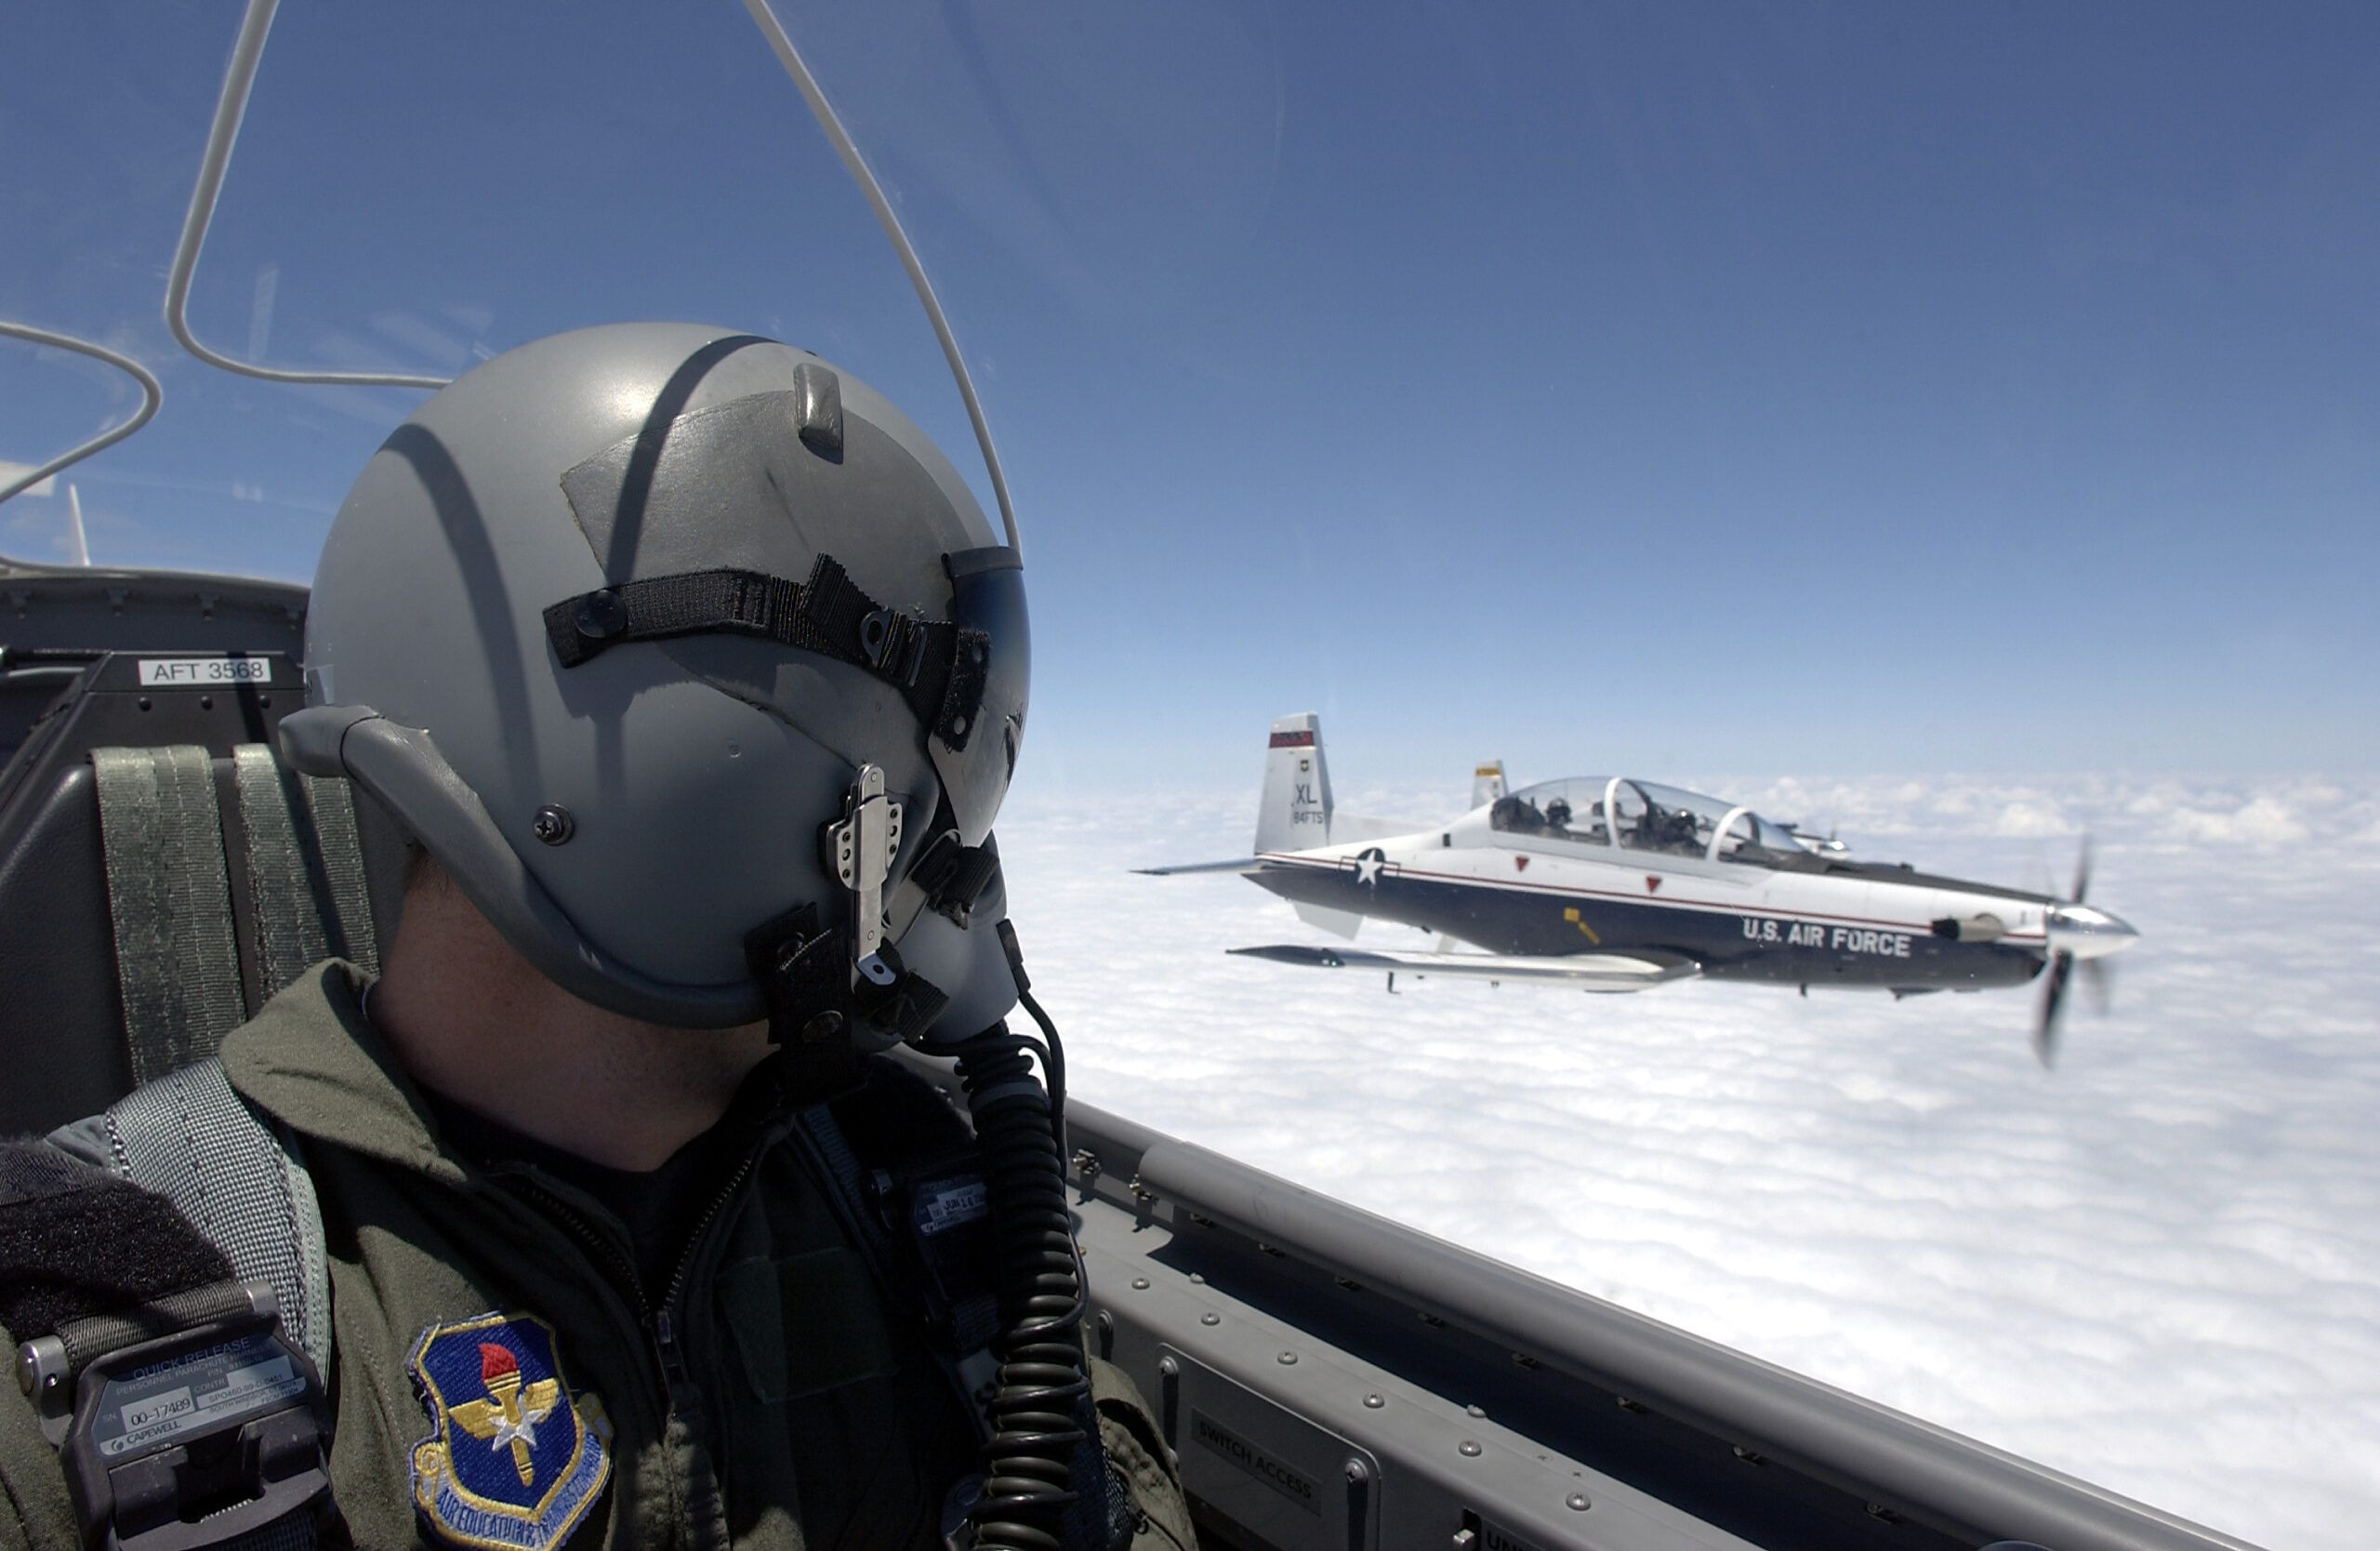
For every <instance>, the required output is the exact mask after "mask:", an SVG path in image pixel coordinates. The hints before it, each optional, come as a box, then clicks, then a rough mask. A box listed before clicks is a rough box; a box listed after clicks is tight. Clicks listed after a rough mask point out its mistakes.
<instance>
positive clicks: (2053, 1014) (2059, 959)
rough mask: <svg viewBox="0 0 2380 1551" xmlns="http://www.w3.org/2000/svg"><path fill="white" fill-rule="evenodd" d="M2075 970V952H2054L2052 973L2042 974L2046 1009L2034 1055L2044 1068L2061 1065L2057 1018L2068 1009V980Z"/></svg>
mask: <svg viewBox="0 0 2380 1551" xmlns="http://www.w3.org/2000/svg"><path fill="white" fill-rule="evenodd" d="M2073 973H2074V955H2073V954H2071V953H2053V954H2051V955H2050V960H2049V973H2048V974H2044V975H2043V976H2042V1010H2041V1016H2040V1018H2039V1019H2038V1020H2037V1021H2036V1022H2035V1023H2034V1025H2033V1058H2034V1059H2035V1060H2037V1061H2039V1062H2040V1063H2041V1064H2042V1067H2043V1070H2047V1069H2048V1068H2049V1067H2054V1066H2056V1064H2057V1019H2058V1014H2060V1013H2061V1012H2063V1011H2064V1010H2065V1003H2066V982H2067V980H2068V979H2069V977H2070V976H2071V975H2072V974H2073Z"/></svg>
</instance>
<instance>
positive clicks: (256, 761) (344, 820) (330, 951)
mask: <svg viewBox="0 0 2380 1551" xmlns="http://www.w3.org/2000/svg"><path fill="white" fill-rule="evenodd" d="M231 767H232V775H233V782H234V785H235V786H236V787H237V789H238V790H239V793H240V823H241V827H242V828H243V829H245V830H246V831H247V839H248V846H247V850H248V895H249V897H250V899H251V901H252V902H253V904H254V908H255V910H256V922H257V954H258V960H259V961H260V962H259V966H258V967H259V969H260V972H261V978H262V980H263V983H264V994H265V995H266V996H271V994H272V993H273V992H275V991H278V990H279V989H281V988H283V987H284V986H286V985H288V984H289V983H290V982H291V981H292V980H295V979H297V978H298V975H299V974H303V973H304V972H305V969H306V966H307V965H309V964H313V963H319V962H321V961H323V960H324V959H329V958H340V959H345V960H347V961H350V963H353V964H355V965H356V966H357V967H358V968H360V969H362V970H363V971H364V974H378V973H379V969H380V965H379V954H378V952H377V949H376V948H375V947H374V944H373V940H372V896H371V894H370V893H369V891H368V890H366V888H365V887H364V850H363V844H362V838H361V836H360V835H359V833H358V832H357V829H356V826H355V801H354V798H353V797H352V796H351V795H350V793H349V791H348V789H347V783H346V782H345V781H343V780H339V779H337V778H336V777H324V776H319V775H306V776H301V775H296V774H294V773H293V772H291V771H289V770H287V769H285V768H284V767H283V766H282V765H281V763H280V762H278V761H276V760H275V759H274V758H273V757H272V750H271V749H268V748H266V747H265V746H264V745H263V744H260V743H246V744H242V745H241V746H240V747H239V748H237V749H233V750H232V751H231ZM301 790H302V792H303V797H302V800H301V799H300V797H299V795H298V794H299V792H300V791H301ZM301 805H302V806H303V808H304V809H305V811H306V813H307V814H308V815H310V818H311V822H310V821H309V820H308V819H301V818H300V817H299V816H298V809H299V807H300V806H301Z"/></svg>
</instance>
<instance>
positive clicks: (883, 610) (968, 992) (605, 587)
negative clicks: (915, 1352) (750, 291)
mask: <svg viewBox="0 0 2380 1551" xmlns="http://www.w3.org/2000/svg"><path fill="white" fill-rule="evenodd" d="M1028 651H1029V648H1028V644H1027V641H1026V622H1025V608H1024V592H1023V581H1022V574H1021V572H1020V571H1019V569H1018V567H1017V559H1016V553H1015V551H1014V550H1012V549H1007V548H1003V547H1001V546H1000V545H999V543H998V538H997V537H996V535H995V532H994V529H993V528H992V525H991V524H989V523H988V522H987V521H986V520H985V516H984V513H983V511H982V510H981V508H980V507H978V505H977V504H976V502H975V500H974V497H972V495H971V494H970V492H969V491H968V489H967V486H966V484H965V483H964V482H963V481H962V480H960V478H959V475H958V473H957V471H955V470H953V469H952V468H951V466H950V465H949V463H948V462H947V460H945V458H944V457H943V456H942V455H941V453H940V452H939V451H938V450H937V449H936V448H935V447H934V445H933V444H932V442H930V441H929V440H927V438H926V436H925V435H924V433H923V432H921V431H919V430H918V428H917V427H916V426H915V425H913V424H912V423H910V421H909V420H908V418H906V416H904V415H902V413H901V412H900V411H899V410H897V409H895V408H894V407H893V405H892V404H890V403H888V402H886V400H885V399H884V398H882V397H881V396H880V395H879V394H878V393H877V392H876V391H873V390H872V389H870V388H868V387H867V386H866V384H864V383H862V382H860V381H859V380H858V379H857V378H853V377H851V376H848V375H846V374H844V373H841V372H840V371H838V370H836V369H835V368H834V367H832V366H830V365H827V364H826V363H825V362H823V361H820V360H819V359H818V358H816V357H815V356H813V355H810V354H809V353H807V352H805V351H799V350H794V349H792V348H789V347H787V346H785V345H782V344H778V343H775V342H774V341H772V340H768V339H762V338H756V337H754V336H751V335H748V334H739V333H734V332H732V331H729V330H725V329H719V328H707V327H701V326H697V325H684V324H624V325H607V326H603V327H597V328H588V329H581V330H577V331H575V332H572V333H567V334H561V335H556V336H554V337H552V338H545V339H540V340H537V341H536V342H534V343H531V344H527V345H523V346H522V347H521V348H519V349H517V350H513V351H507V352H506V353H505V354H503V355H500V356H498V357H496V359H494V360H492V361H489V362H487V363H485V364H484V365H481V366H479V367H478V368H477V369H475V370H473V371H472V372H470V373H469V375H467V376H465V377H462V378H458V379H456V381H455V382H454V383H452V384H450V385H449V386H447V387H446V388H444V389H443V390H441V391H439V392H438V393H436V394H435V395H434V396H432V397H431V398H430V400H429V401H427V402H426V403H424V404H422V405H421V406H420V407H419V408H418V409H417V410H416V411H415V413H414V414H413V416H412V417H411V418H408V419H407V420H406V421H405V422H404V423H403V425H401V426H399V427H398V428H397V430H396V431H394V432H393V433H392V434H391V435H390V437H389V439H388V441H387V442H386V443H384V444H382V445H381V447H380V449H379V451H378V452H377V454H375V455H374V457H373V458H372V460H371V461H370V462H369V463H368V464H367V465H365V467H364V472H363V474H362V475H361V476H360V477H359V478H358V479H357V480H356V483H355V485H354V488H353V489H352V490H351V491H350V493H349V495H348V497H347V500H346V501H345V503H344V504H343V505H342V506H341V507H340V508H339V511H338V515H337V519H336V520H335V521H334V522H333V524H332V525H331V532H330V536H329V538H328V539H327V541H326V542H325V543H324V549H323V553H322V559H321V562H320V563H319V565H318V567H317V570H316V573H315V578H314V588H313V596H312V602H311V605H310V607H309V610H308V614H307V620H306V684H307V709H304V710H302V711H298V712H295V713H293V714H292V715H290V716H289V717H287V718H286V719H284V722H283V723H282V746H283V749H284V753H285V754H286V756H287V757H288V759H289V761H290V762H291V763H292V764H294V765H295V766H297V767H298V769H301V770H304V771H307V772H310V773H313V774H319V775H346V776H350V777H351V778H352V779H353V780H354V781H355V782H356V783H357V785H359V786H360V787H362V788H363V789H365V790H366V791H367V792H369V793H370V794H372V795H373V796H374V797H376V798H377V799H378V800H379V801H380V802H382V803H383V804H385V805H386V806H387V807H388V808H389V809H390V811H391V812H392V813H393V815H395V816H396V818H397V819H398V820H399V822H400V823H402V824H403V826H404V827H405V828H406V829H407V830H408V831H409V832H410V833H411V834H412V835H413V837H414V838H415V839H417V841H418V842H420V843H421V844H422V845H423V846H424V847H425V848H426V849H427V850H428V851H429V852H430V854H431V855H433V856H435V857H436V858H437V860H438V861H439V862H440V863H441V864H442V865H443V867H444V868H445V869H446V871H447V872H448V873H449V874H451V875H452V876H453V878H454V879H455V881H456V883H457V884H458V885H459V886H460V887H461V888H462V890H463V892H464V894H465V895H466V896H467V897H469V899H470V900H471V901H472V903H473V904H475V905H476V906H477V907H478V908H480V910H481V911H482V912H483V914H485V915H486V916H487V918H488V919H489V920H490V921H492V922H493V923H494V924H495V925H496V927H497V929H498V930H499V931H501V932H502V933H503V935H505V937H506V938H507V939H508V940H509V942H510V943H511V944H512V946H513V947H514V948H517V949H519V950H520V951H521V953H522V955H523V956H524V957H525V958H527V959H528V960H529V961H530V962H531V963H533V964H535V965H536V967H537V968H538V969H539V970H540V971H541V972H543V973H544V974H546V975H547V976H548V977H549V978H550V979H552V980H553V981H555V982H556V983H557V984H559V985H561V986H562V987H563V988H565V989H567V990H569V991H571V992H573V993H574V994H575V995H577V996H579V997H581V998H583V999H585V1000H586V1001H591V1002H594V1003H595V1004H597V1005H599V1006H602V1007H605V1008H608V1009H611V1010H612V1011H615V1012H618V1013H621V1014H627V1015H628V1016H632V1017H637V1018H642V1019H647V1020H651V1021H655V1022H660V1023H666V1024H672V1025H678V1026H683V1027H729V1026H733V1025H736V1024H741V1023H747V1022H751V1021H754V1020H757V1019H759V1018H760V1017H762V1016H763V1015H765V1014H767V1012H768V1005H767V1003H766V1001H764V998H763V995H762V991H761V988H760V985H759V984H758V982H757V981H756V980H755V979H754V977H753V973H752V971H751V969H750V968H749V967H748V965H747V937H748V936H750V935H752V934H753V933H754V932H755V931H756V930H757V929H760V928H762V927H763V926H764V925H765V924H766V923H768V922H771V921H775V920H779V919H781V918H784V917H786V916H787V913H788V912H797V913H798V912H800V911H801V910H802V909H803V908H805V907H807V908H813V909H814V910H815V911H816V912H817V913H818V915H819V916H820V917H821V918H823V919H825V920H826V921H839V920H846V919H850V920H853V921H854V924H853V935H854V936H856V935H858V926H857V923H856V915H857V913H858V912H857V910H856V907H855V905H854V900H855V899H856V898H857V897H859V896H858V895H855V893H854V891H853V889H852V888H851V887H849V886H847V883H846V878H845V875H839V873H838V871H837V857H836V856H835V855H833V854H832V853H831V850H830V847H831V846H832V845H833V844H834V842H833V840H832V839H831V838H829V836H828V833H827V830H828V827H831V826H832V825H833V824H835V822H836V821H837V820H838V819H839V818H841V817H843V816H844V815H846V814H847V812H848V811H851V810H852V805H853V803H854V802H856V801H857V799H856V797H855V795H854V794H855V793H856V792H857V791H858V790H859V787H858V786H857V784H856V783H857V782H858V781H859V780H860V772H861V771H862V770H863V769H864V768H865V767H873V768H874V769H875V770H877V771H880V772H881V786H882V789H883V791H884V793H885V797H886V800H887V802H890V803H897V804H899V815H898V817H897V818H896V820H895V823H894V825H893V830H892V832H891V836H890V845H889V853H888V860H889V866H888V867H887V868H886V870H885V875H884V878H883V881H882V893H881V900H882V906H883V911H882V917H881V921H880V929H881V935H882V940H883V941H884V943H886V944H888V945H896V953H895V954H894V955H893V958H894V960H895V961H897V962H899V963H902V964H904V965H906V971H907V973H909V974H914V975H915V976H917V977H919V979H922V980H924V981H926V982H928V983H929V984H930V985H931V987H932V988H933V989H934V990H936V991H939V992H940V993H942V994H943V995H944V996H946V997H947V998H948V999H949V1000H948V1002H947V1004H946V1005H944V1006H942V1007H941V1010H940V1012H939V1014H938V1015H937V1016H935V1017H934V1018H933V1020H932V1031H933V1032H935V1033H939V1034H943V1035H946V1036H949V1035H964V1034H968V1033H972V1032H973V1031H975V1030H976V1029H979V1028H982V1027H987V1026H988V1025H989V1024H990V1023H992V1022H993V1021H994V1020H995V1019H997V1018H998V1017H999V1016H1001V1015H1002V1014H1005V1013H1006V1012H1007V1011H1008V1010H1009V1008H1010V1007H1011V1006H1012V1004H1013V1002H1014V1000H1015V986H1014V981H1013V978H1012V972H1011V970H1010V967H1009V965H1008V962H1007V961H1006V958H1005V956H1004V955H1003V953H1002V952H1001V949H1000V947H999V945H998V941H997V940H996V935H995V932H994V930H993V928H994V925H995V923H996V922H997V921H998V919H999V916H1000V914H1001V911H1002V908H1003V906H1004V897H1003V895H1002V892H1001V888H1000V884H999V881H998V874H997V868H996V866H994V865H992V864H993V863H994V862H995V861H996V857H995V855H994V854H993V852H992V849H991V846H990V842H989V830H990V826H991V821H992V817H993V815H994V814H995V813H996V812H997V810H998V805H999V802H1000V799H1001V798H1002V796H1004V795H1005V792H1006V789H1007V785H1008V780H1009V777H1010V775H1011V773H1012V770H1013V767H1014V764H1015V759H1016V751H1017V745H1018V740H1019V738H1020V737H1021V736H1022V733H1023V729H1024V717H1025V689H1026V683H1027V679H1028V677H1029V659H1028ZM882 840H883V833H882V831H881V830H879V842H881V841H882ZM954 856H957V857H959V858H961V860H962V861H963V862H965V863H966V864H968V865H963V866H957V867H954V866H953V865H952V864H951V858H952V857H954ZM921 858H927V859H928V866H927V868H924V869H922V870H920V869H919V861H920V859H921ZM847 872H848V866H847V865H846V873H847ZM913 873H917V874H918V875H917V876H913V875H912V874H913ZM927 873H932V874H934V875H935V876H936V877H939V878H945V879H946V878H948V877H951V876H953V875H954V874H957V875H961V876H965V877H969V878H972V883H971V884H969V885H968V887H969V890H970V892H969V893H968V895H967V896H966V897H965V898H962V899H959V900H957V901H956V902H955V904H954V902H953V901H951V900H949V899H947V898H940V897H937V896H936V895H935V894H934V892H933V891H934V888H935V886H936V884H935V882H934V880H933V879H932V878H928V877H926V876H925V874H927ZM868 897H875V896H874V895H869V896H868ZM929 905H932V906H933V907H935V908H928V906H929ZM874 935H875V934H873V933H871V934H869V936H871V937H873V936H874ZM853 957H854V960H855V961H856V957H857V955H856V953H854V955H853ZM870 967H871V968H872V969H873V970H874V971H875V973H877V974H879V975H880V974H882V973H883V972H882V969H881V966H880V965H871V966H870ZM928 1000H929V1002H931V999H928ZM855 1032H857V1033H858V1034H860V1036H861V1042H862V1043H868V1042H871V1041H870V1038H869V1031H868V1030H866V1029H864V1028H863V1029H860V1030H856V1031H855ZM898 1032H900V1033H905V1034H907V1035H909V1036H911V1037H915V1036H916V1035H917V1034H919V1032H920V1031H919V1030H918V1029H915V1028H908V1029H903V1030H899V1031H898ZM891 1037H892V1035H891V1034H888V1033H887V1032H886V1031H884V1030H882V1029H878V1030H876V1031H875V1038H874V1041H873V1042H876V1043H882V1042H886V1041H889V1039H890V1038H891Z"/></svg>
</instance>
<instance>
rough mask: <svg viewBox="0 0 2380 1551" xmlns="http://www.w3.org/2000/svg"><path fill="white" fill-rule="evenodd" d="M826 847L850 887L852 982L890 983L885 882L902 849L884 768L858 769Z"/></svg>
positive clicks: (895, 974)
mask: <svg viewBox="0 0 2380 1551" xmlns="http://www.w3.org/2000/svg"><path fill="white" fill-rule="evenodd" d="M826 849H827V854H828V858H829V860H831V861H832V862H833V863H834V867H835V875H836V877H838V878H840V879H841V880H842V884H843V887H844V888H846V889H848V890H850V891H851V895H852V933H851V937H852V971H853V975H854V977H855V978H854V980H853V984H854V985H856V984H857V983H858V981H859V980H866V982H867V983H868V984H870V985H873V986H879V987H883V986H890V985H892V984H893V981H894V980H895V979H897V978H898V977H899V976H898V972H897V971H895V970H894V969H893V966H892V965H891V964H888V963H886V962H885V961H884V954H883V948H884V883H885V880H886V879H887V878H889V877H890V876H891V875H892V871H893V856H894V855H895V854H896V853H898V852H899V851H900V849H901V804H900V803H898V802H893V801H892V800H891V799H889V798H887V797H886V796H885V795H884V771H883V769H882V767H881V766H879V765H873V764H864V765H861V766H860V767H859V777H858V779H856V780H854V781H853V782H852V789H851V794H850V795H849V796H848V797H846V798H845V799H844V802H843V817H842V822H841V823H840V824H830V825H828V826H827V827H826Z"/></svg>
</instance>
